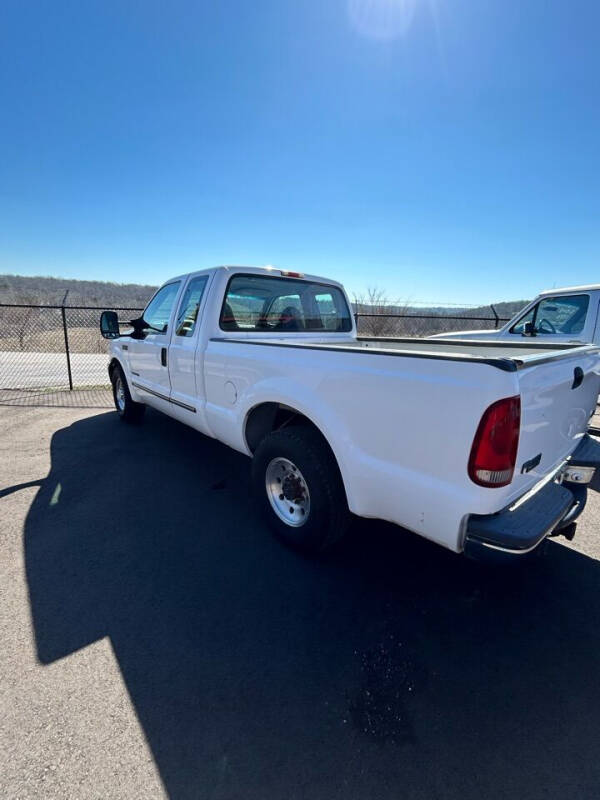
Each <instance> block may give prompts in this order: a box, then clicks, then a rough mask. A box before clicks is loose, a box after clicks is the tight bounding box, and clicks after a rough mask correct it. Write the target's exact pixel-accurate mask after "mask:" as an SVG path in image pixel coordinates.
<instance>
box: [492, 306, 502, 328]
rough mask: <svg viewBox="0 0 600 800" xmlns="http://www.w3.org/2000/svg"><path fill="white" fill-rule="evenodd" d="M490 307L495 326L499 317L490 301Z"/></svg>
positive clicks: (495, 326)
mask: <svg viewBox="0 0 600 800" xmlns="http://www.w3.org/2000/svg"><path fill="white" fill-rule="evenodd" d="M490 308H491V309H492V314H493V315H494V328H497V327H498V323H499V322H500V317H499V316H498V314H496V309H495V308H494V306H493V305H492V304H491V303H490Z"/></svg>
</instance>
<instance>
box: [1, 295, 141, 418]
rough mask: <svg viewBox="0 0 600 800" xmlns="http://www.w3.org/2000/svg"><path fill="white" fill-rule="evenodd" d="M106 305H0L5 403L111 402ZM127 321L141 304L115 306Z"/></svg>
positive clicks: (68, 403) (2, 401)
mask: <svg viewBox="0 0 600 800" xmlns="http://www.w3.org/2000/svg"><path fill="white" fill-rule="evenodd" d="M104 310H105V309H104V308H91V307H84V306H33V305H8V304H0V402H1V403H2V404H5V405H6V404H9V405H51V406H62V405H65V406H77V405H81V406H98V407H105V406H107V405H110V404H111V402H112V398H111V393H110V386H109V383H108V372H107V365H108V346H109V343H108V342H107V341H106V340H105V339H103V338H102V336H101V335H100V314H101V313H102V311H104ZM110 310H114V311H116V312H117V313H118V315H119V319H120V321H122V322H126V321H128V320H130V319H131V318H132V317H134V316H136V314H139V313H140V311H141V310H142V309H139V308H114V309H110Z"/></svg>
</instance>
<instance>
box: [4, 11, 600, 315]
mask: <svg viewBox="0 0 600 800" xmlns="http://www.w3.org/2000/svg"><path fill="white" fill-rule="evenodd" d="M0 109H1V124H0V272H19V273H23V274H29V275H35V274H43V275H58V276H66V277H77V278H95V279H107V280H118V281H122V282H128V281H143V282H151V283H156V282H160V281H162V280H163V279H165V278H166V277H168V276H169V275H171V274H173V273H176V272H182V271H186V270H188V269H195V268H199V267H203V266H210V265H213V264H218V263H254V264H266V263H271V264H276V265H282V266H287V267H290V268H298V269H301V270H304V271H310V272H316V273H320V274H325V275H330V276H332V277H335V278H337V279H340V280H342V281H344V283H346V285H347V286H348V287H349V288H350V289H351V290H360V289H363V288H365V287H366V286H368V285H374V284H376V285H378V286H380V287H385V288H386V289H387V291H388V293H389V295H390V297H391V298H393V299H395V298H399V299H403V300H408V299H412V300H432V301H448V302H461V301H462V302H479V301H490V300H501V299H514V298H521V297H529V296H532V295H534V294H535V293H536V292H537V291H538V290H539V289H542V288H547V287H549V286H552V285H558V286H560V285H564V284H571V283H584V282H591V281H600V268H599V263H600V224H599V223H600V7H599V4H598V3H597V2H593V1H592V0H589V1H588V2H581V0H570V2H566V0H527V1H526V2H523V3H520V2H516V0H513V2H506V0H477V2H475V0H311V2H306V1H303V0H254V1H253V2H251V1H250V0H245V1H244V2H242V1H241V0H238V2H234V1H233V0H220V1H219V2H216V1H215V0H213V1H212V2H210V1H209V0H205V2H201V0H196V1H195V2H188V0H169V2H165V0H162V2H155V1H154V0H136V1H135V2H134V1H133V0H119V2H114V0H101V2H94V1H93V0H84V1H83V2H69V3H65V2H62V0H47V1H45V2H44V0H37V1H36V2H30V1H29V0H18V1H17V2H13V0H4V3H3V4H2V9H1V10H0Z"/></svg>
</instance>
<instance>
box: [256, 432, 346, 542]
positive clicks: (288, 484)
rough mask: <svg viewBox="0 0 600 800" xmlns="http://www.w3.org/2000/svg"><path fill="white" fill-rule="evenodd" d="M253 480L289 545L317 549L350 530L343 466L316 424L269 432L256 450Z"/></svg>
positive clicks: (263, 505)
mask: <svg viewBox="0 0 600 800" xmlns="http://www.w3.org/2000/svg"><path fill="white" fill-rule="evenodd" d="M252 482H253V485H254V491H255V494H256V496H257V499H258V502H259V504H260V506H261V510H262V512H263V515H264V516H265V518H266V520H267V522H268V523H269V526H270V527H271V528H272V529H273V531H274V532H275V534H276V535H277V536H278V537H279V538H280V539H281V540H282V541H283V542H284V543H285V544H288V545H290V546H291V547H294V548H295V549H297V550H302V551H304V552H307V553H316V552H319V551H321V550H324V549H326V548H328V547H330V546H331V545H332V544H333V543H334V542H336V541H337V540H339V539H340V538H341V537H342V536H343V535H344V533H345V532H346V528H347V527H348V522H349V517H350V514H349V511H348V504H347V502H346V493H345V491H344V486H343V483H342V478H341V475H340V472H339V468H338V465H337V462H336V461H335V458H334V456H333V454H332V453H331V450H330V449H329V447H328V446H327V444H326V442H325V441H324V439H323V438H322V436H321V435H320V434H319V433H318V432H317V431H315V430H313V429H312V428H309V427H301V426H296V427H294V426H292V427H289V428H284V429H283V430H280V431H274V432H273V433H270V434H269V435H268V436H266V437H265V438H264V439H263V440H262V442H261V443H260V444H259V446H258V448H257V450H256V453H255V454H254V459H253V462H252Z"/></svg>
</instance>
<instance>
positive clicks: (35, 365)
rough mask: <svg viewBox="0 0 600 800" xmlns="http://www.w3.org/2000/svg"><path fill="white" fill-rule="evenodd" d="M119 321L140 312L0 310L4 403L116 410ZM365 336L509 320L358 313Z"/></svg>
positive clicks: (399, 334)
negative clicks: (111, 378)
mask: <svg viewBox="0 0 600 800" xmlns="http://www.w3.org/2000/svg"><path fill="white" fill-rule="evenodd" d="M104 310H112V311H116V312H117V314H118V316H119V321H120V322H122V323H126V322H128V321H129V320H130V319H132V318H133V317H135V316H138V315H139V314H140V312H141V311H142V309H140V308H112V309H104V308H92V307H89V306H87V307H86V306H50V305H39V306H34V305H9V304H0V403H2V404H4V405H7V404H8V405H43V406H86V407H88V406H96V407H100V408H104V407H109V406H111V405H112V395H111V392H110V385H109V383H108V372H107V369H106V368H107V365H108V348H109V342H107V341H106V340H105V339H103V338H102V336H101V335H100V314H101V313H102V311H104ZM355 319H356V323H357V328H358V332H359V335H361V336H392V337H404V336H430V335H432V334H434V333H444V332H449V331H456V330H464V329H468V328H489V329H493V328H497V327H499V326H500V325H501V324H503V323H504V322H505V321H506V320H504V319H502V318H500V317H498V316H497V315H496V314H495V312H494V311H493V307H490V315H489V317H484V316H481V311H480V309H479V315H477V316H474V315H469V311H468V310H467V311H465V310H463V309H460V312H457V311H456V310H455V311H449V312H448V313H436V314H431V313H422V314H420V313H413V311H412V310H411V311H407V312H406V313H376V314H371V313H363V312H358V313H356V314H355Z"/></svg>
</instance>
